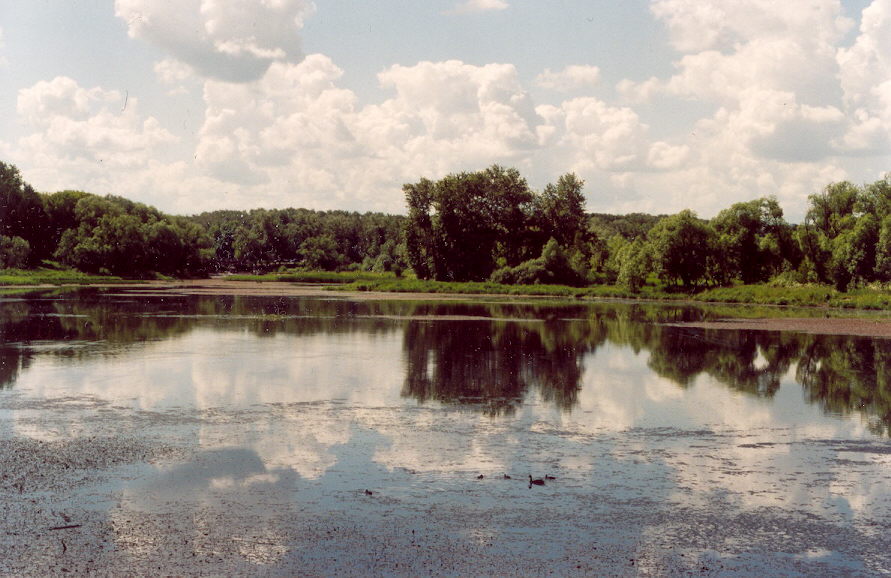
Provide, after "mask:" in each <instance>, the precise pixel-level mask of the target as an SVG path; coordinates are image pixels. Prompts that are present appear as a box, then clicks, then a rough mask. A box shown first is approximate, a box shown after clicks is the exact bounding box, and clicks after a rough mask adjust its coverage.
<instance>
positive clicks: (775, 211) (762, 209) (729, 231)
mask: <svg viewBox="0 0 891 578" xmlns="http://www.w3.org/2000/svg"><path fill="white" fill-rule="evenodd" d="M711 224H712V226H713V227H714V229H715V232H716V233H717V235H718V238H717V246H718V249H719V253H718V256H719V259H720V263H719V270H720V271H721V275H720V277H721V278H722V279H721V280H722V281H724V282H726V280H728V279H740V280H741V281H742V282H743V283H759V282H763V281H767V280H768V279H770V278H771V277H773V276H774V275H776V274H777V273H779V272H781V271H782V270H783V268H784V267H783V265H784V261H786V260H787V259H794V256H792V255H789V253H790V251H789V249H790V248H791V247H792V230H791V227H790V226H789V224H788V223H786V221H785V220H784V219H783V210H782V209H781V208H780V206H779V204H778V203H777V200H776V199H775V198H773V197H767V198H761V199H756V200H754V201H749V202H745V203H736V204H734V205H732V206H731V207H730V208H729V209H724V210H723V211H721V212H720V213H718V216H717V217H715V218H714V219H712V221H711ZM787 256H788V257H787Z"/></svg>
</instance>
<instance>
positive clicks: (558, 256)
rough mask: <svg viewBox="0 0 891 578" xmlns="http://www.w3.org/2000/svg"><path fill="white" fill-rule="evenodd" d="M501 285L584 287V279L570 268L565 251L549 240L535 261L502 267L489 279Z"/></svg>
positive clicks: (555, 241) (554, 240)
mask: <svg viewBox="0 0 891 578" xmlns="http://www.w3.org/2000/svg"><path fill="white" fill-rule="evenodd" d="M490 281H492V282H493V283H499V284H502V285H538V284H542V283H544V284H549V285H569V286H573V287H578V286H580V285H584V284H585V282H586V279H585V278H584V277H583V276H581V275H580V274H579V273H578V271H577V270H576V269H575V268H574V267H573V266H572V263H571V262H570V259H569V257H568V256H567V254H566V251H564V250H563V248H562V247H561V246H560V245H559V244H558V243H557V240H556V239H554V238H551V239H550V240H549V241H548V242H547V244H546V245H545V246H544V248H543V249H542V252H541V256H540V257H538V258H537V259H530V260H529V261H524V262H523V263H520V264H519V265H517V266H516V267H502V268H501V269H498V270H497V271H495V272H494V273H492V276H491V277H490Z"/></svg>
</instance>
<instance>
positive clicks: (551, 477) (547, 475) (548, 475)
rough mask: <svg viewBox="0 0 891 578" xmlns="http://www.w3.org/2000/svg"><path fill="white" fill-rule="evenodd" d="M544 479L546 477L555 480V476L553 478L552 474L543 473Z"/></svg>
mask: <svg viewBox="0 0 891 578" xmlns="http://www.w3.org/2000/svg"><path fill="white" fill-rule="evenodd" d="M545 479H546V480H556V479H557V478H555V477H554V476H552V475H551V474H545Z"/></svg>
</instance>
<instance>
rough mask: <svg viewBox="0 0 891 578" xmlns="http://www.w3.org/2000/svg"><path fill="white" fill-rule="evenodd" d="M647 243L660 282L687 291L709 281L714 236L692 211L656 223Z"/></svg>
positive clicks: (713, 254)
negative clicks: (668, 283) (678, 284)
mask: <svg viewBox="0 0 891 578" xmlns="http://www.w3.org/2000/svg"><path fill="white" fill-rule="evenodd" d="M649 242H650V245H651V246H652V250H653V259H654V261H655V265H656V267H657V269H658V271H659V273H660V276H661V277H662V278H663V279H664V280H666V281H668V282H670V283H678V282H679V283H680V284H682V285H683V286H684V287H685V288H688V289H689V288H692V287H696V286H698V285H700V284H701V283H703V282H705V281H708V280H710V277H709V272H710V269H711V268H712V266H713V262H714V258H715V247H716V235H715V231H714V229H712V228H711V226H710V225H709V224H708V223H706V222H705V221H702V220H701V219H699V218H697V216H696V213H694V212H693V211H690V210H689V209H688V210H684V211H681V212H680V213H678V214H676V215H671V216H670V217H666V218H664V219H662V220H661V221H659V223H657V224H656V226H655V227H653V228H652V229H651V230H650V239H649Z"/></svg>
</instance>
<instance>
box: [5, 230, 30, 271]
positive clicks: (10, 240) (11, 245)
mask: <svg viewBox="0 0 891 578" xmlns="http://www.w3.org/2000/svg"><path fill="white" fill-rule="evenodd" d="M30 253H31V245H30V244H28V241H26V240H24V239H22V238H21V237H7V236H6V235H0V269H7V268H16V269H20V268H24V267H27V266H28V256H29V254H30Z"/></svg>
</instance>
